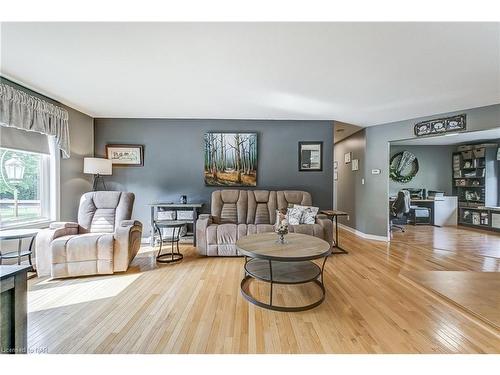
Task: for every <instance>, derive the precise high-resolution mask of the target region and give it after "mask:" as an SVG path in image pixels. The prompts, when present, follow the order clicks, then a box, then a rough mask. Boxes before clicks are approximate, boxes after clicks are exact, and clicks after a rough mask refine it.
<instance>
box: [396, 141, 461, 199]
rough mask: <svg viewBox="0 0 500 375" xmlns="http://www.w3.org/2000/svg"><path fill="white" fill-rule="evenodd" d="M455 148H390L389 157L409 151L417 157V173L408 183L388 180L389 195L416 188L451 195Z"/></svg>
mask: <svg viewBox="0 0 500 375" xmlns="http://www.w3.org/2000/svg"><path fill="white" fill-rule="evenodd" d="M456 149H457V146H454V145H453V146H391V149H390V156H391V157H392V156H393V155H394V154H396V153H398V152H401V151H409V152H411V153H412V154H413V155H415V156H416V157H417V160H418V166H419V169H418V173H417V175H416V176H415V177H414V178H413V179H412V180H411V181H410V182H408V183H404V184H403V183H399V182H396V181H393V180H389V194H390V195H391V196H393V195H397V193H398V191H399V190H401V189H404V188H417V189H421V188H424V189H427V191H428V190H435V191H444V192H445V195H452V193H453V191H452V190H453V189H452V188H453V183H452V178H453V173H452V154H453V152H454V151H455V150H456Z"/></svg>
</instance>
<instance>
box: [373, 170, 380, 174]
mask: <svg viewBox="0 0 500 375" xmlns="http://www.w3.org/2000/svg"><path fill="white" fill-rule="evenodd" d="M372 174H380V169H372Z"/></svg>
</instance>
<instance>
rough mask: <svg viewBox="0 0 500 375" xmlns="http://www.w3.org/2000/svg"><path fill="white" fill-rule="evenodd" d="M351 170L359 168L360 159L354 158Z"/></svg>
mask: <svg viewBox="0 0 500 375" xmlns="http://www.w3.org/2000/svg"><path fill="white" fill-rule="evenodd" d="M351 170H353V171H357V170H359V159H352V164H351Z"/></svg>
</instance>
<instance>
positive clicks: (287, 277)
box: [240, 257, 327, 312]
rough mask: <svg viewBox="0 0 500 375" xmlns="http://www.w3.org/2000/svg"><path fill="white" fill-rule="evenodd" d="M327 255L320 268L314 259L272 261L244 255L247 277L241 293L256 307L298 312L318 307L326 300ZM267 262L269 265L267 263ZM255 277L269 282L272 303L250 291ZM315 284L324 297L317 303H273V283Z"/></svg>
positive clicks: (243, 282) (242, 284)
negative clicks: (282, 304) (281, 304)
mask: <svg viewBox="0 0 500 375" xmlns="http://www.w3.org/2000/svg"><path fill="white" fill-rule="evenodd" d="M326 260H327V257H325V258H324V259H323V264H322V266H321V268H320V267H319V266H318V265H317V264H316V263H314V262H311V261H301V262H278V261H271V260H261V259H254V258H252V259H250V260H248V258H247V257H245V266H244V271H245V277H244V278H243V280H241V284H240V289H241V294H242V295H243V297H245V299H246V300H247V301H248V302H251V303H253V304H254V305H256V306H259V307H262V308H265V309H269V310H275V311H287V312H297V311H305V310H310V309H312V308H315V307H316V306H319V305H320V304H321V303H322V302H323V301H324V300H325V294H326V290H325V285H324V283H323V270H324V268H325V263H326ZM266 264H267V267H265V265H266ZM252 280H260V281H263V282H267V283H269V284H270V292H269V303H266V302H263V301H259V300H258V299H256V298H255V297H254V296H252V294H251V293H250V288H249V286H250V283H251V281H252ZM306 283H313V284H315V285H317V286H318V287H319V288H320V290H321V296H320V298H319V299H317V300H316V301H315V302H313V303H310V304H308V305H302V306H290V307H289V306H278V305H274V304H273V285H274V284H287V285H297V284H306Z"/></svg>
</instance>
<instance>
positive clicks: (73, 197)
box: [0, 78, 94, 221]
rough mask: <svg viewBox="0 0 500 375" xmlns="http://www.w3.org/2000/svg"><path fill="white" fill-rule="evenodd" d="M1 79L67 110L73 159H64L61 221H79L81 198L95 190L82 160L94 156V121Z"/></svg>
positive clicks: (61, 167)
mask: <svg viewBox="0 0 500 375" xmlns="http://www.w3.org/2000/svg"><path fill="white" fill-rule="evenodd" d="M0 80H1V82H2V83H5V84H7V85H11V86H12V87H15V88H16V89H19V90H22V91H25V92H27V93H28V94H30V95H34V96H37V97H39V98H41V99H43V100H46V101H48V102H50V103H52V104H54V105H57V106H60V107H63V108H64V109H66V110H67V111H68V115H69V121H68V122H69V137H70V150H71V157H70V158H69V159H62V158H61V163H60V171H59V173H60V196H61V201H60V220H62V221H76V219H77V216H78V203H79V201H80V196H81V195H82V194H83V193H85V192H88V191H90V190H92V176H90V175H86V174H84V173H83V158H84V157H88V156H90V157H91V156H93V154H94V119H93V118H92V117H90V116H88V115H86V114H84V113H82V112H79V111H77V110H75V109H73V108H71V107H68V106H66V105H64V104H61V103H59V102H57V101H55V100H52V99H50V98H48V97H46V96H44V95H41V94H39V93H37V92H35V91H33V90H30V89H27V88H26V87H23V86H21V85H17V84H16V83H14V82H12V81H9V80H6V79H4V78H0Z"/></svg>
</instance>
